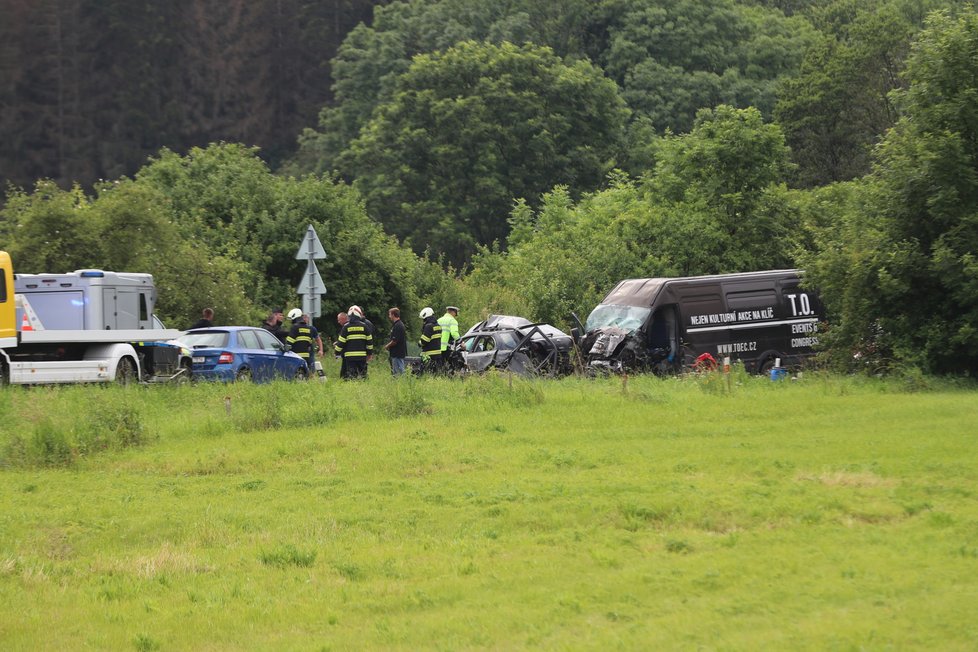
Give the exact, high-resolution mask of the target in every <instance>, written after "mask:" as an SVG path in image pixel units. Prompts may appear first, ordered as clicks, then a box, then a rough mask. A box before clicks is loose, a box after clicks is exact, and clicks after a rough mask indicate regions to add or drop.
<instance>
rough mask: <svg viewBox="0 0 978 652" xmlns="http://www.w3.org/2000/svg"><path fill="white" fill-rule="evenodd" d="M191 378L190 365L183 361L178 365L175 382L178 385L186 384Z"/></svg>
mask: <svg viewBox="0 0 978 652" xmlns="http://www.w3.org/2000/svg"><path fill="white" fill-rule="evenodd" d="M191 380H193V372H192V367H191V365H190V363H189V362H184V363H183V364H181V365H180V373H178V374H177V377H176V383H177V384H178V385H186V384H188V383H189V382H190V381H191Z"/></svg>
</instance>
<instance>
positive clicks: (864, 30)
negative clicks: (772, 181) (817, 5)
mask: <svg viewBox="0 0 978 652" xmlns="http://www.w3.org/2000/svg"><path fill="white" fill-rule="evenodd" d="M948 4H952V3H949V2H947V1H946V0H944V1H942V0H874V1H870V2H864V1H862V0H860V1H859V2H855V1H854V0H836V2H833V3H831V4H829V5H826V6H825V7H822V8H821V9H820V10H818V11H816V12H814V13H813V20H814V21H815V22H816V24H817V25H818V26H819V27H820V28H821V29H822V30H823V32H824V37H823V40H822V41H820V42H819V43H818V44H817V45H816V46H814V47H812V48H811V49H809V51H808V52H807V54H806V57H805V62H804V63H803V65H802V70H801V73H800V75H799V76H798V77H797V78H794V79H789V80H787V81H786V82H785V85H784V88H783V90H782V91H781V95H780V98H779V100H778V105H777V107H776V110H775V116H776V119H777V121H778V122H779V124H781V126H782V128H783V129H784V130H785V135H786V136H787V138H788V144H789V145H790V146H791V148H792V151H793V156H794V160H795V161H796V162H797V163H798V164H799V174H798V181H797V182H798V184H799V185H801V186H807V187H811V186H817V185H824V184H827V183H831V182H833V181H843V180H849V179H854V178H857V177H860V176H863V175H865V174H867V173H868V172H869V170H870V163H871V152H872V147H873V146H874V145H875V144H876V143H877V142H879V140H880V139H881V138H882V137H883V135H884V134H885V132H886V130H887V129H889V128H890V127H891V126H892V125H893V123H894V121H895V120H896V110H895V108H894V107H893V105H892V102H891V101H890V99H889V93H890V91H892V90H894V89H897V88H900V87H901V86H902V81H901V78H900V72H901V71H902V70H903V67H904V65H905V60H906V57H907V54H908V53H909V50H910V41H911V39H912V38H913V35H914V34H916V33H917V32H918V31H919V30H920V28H921V27H922V25H923V20H924V14H925V12H924V9H926V8H927V7H928V6H929V7H931V8H933V7H937V6H946V5H948Z"/></svg>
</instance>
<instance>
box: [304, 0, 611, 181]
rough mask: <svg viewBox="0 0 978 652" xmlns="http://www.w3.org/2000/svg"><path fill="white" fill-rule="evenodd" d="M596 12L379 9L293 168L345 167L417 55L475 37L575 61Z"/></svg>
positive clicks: (340, 68)
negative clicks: (343, 160) (530, 46)
mask: <svg viewBox="0 0 978 652" xmlns="http://www.w3.org/2000/svg"><path fill="white" fill-rule="evenodd" d="M593 7H594V3H593V2H592V1H591V0H560V1H559V2H554V1H553V0H547V1H541V0H503V1H497V2H483V1H482V0H440V1H438V2H429V1H427V0H412V1H405V2H392V3H390V4H386V5H382V6H378V7H377V8H376V10H375V12H374V19H373V21H372V22H371V23H370V24H369V25H368V24H361V25H360V26H358V27H357V28H356V29H354V30H352V31H351V32H350V33H349V34H348V35H347V37H346V38H345V39H344V41H343V44H342V46H341V47H340V49H339V52H338V53H337V56H336V58H335V59H333V61H332V67H331V73H332V76H333V79H334V80H335V83H334V85H333V91H334V97H335V102H334V103H332V104H331V105H328V106H326V107H324V108H323V109H322V111H321V113H320V116H319V130H318V131H316V130H312V129H306V130H305V131H304V132H303V134H302V135H301V136H300V138H299V142H300V148H299V151H298V153H297V154H296V156H295V157H294V159H293V161H292V162H291V163H290V164H289V165H288V166H286V170H287V171H288V172H290V173H308V172H313V173H317V174H321V173H326V172H331V171H333V170H335V169H337V168H338V167H339V165H338V157H339V156H340V155H341V154H342V153H343V152H344V151H346V150H347V149H348V148H349V146H350V144H351V143H352V142H353V140H354V139H356V138H357V137H358V136H359V135H360V132H361V129H363V128H364V127H365V126H366V124H367V123H368V121H369V120H370V119H371V116H372V115H373V113H374V110H375V109H376V108H377V107H378V106H380V105H381V104H385V103H389V102H391V101H392V100H393V99H394V97H395V95H396V93H397V91H396V88H397V85H398V78H399V76H400V75H402V74H403V73H405V72H406V71H407V70H408V69H409V68H410V66H411V63H412V61H413V59H414V57H415V56H416V55H419V54H427V53H433V52H438V51H444V50H447V49H449V48H451V47H453V46H455V45H456V44H457V43H460V42H462V41H469V40H474V41H485V42H488V43H494V44H502V43H504V42H509V43H516V44H522V43H535V44H537V45H541V46H549V47H551V48H553V49H554V51H555V52H556V53H557V54H558V55H559V56H562V57H563V56H568V55H571V56H573V55H576V54H577V53H579V52H580V50H581V49H582V48H583V40H584V35H586V34H587V29H586V27H585V26H586V24H587V16H589V15H590V14H591V12H593Z"/></svg>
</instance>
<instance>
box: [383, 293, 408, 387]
mask: <svg viewBox="0 0 978 652" xmlns="http://www.w3.org/2000/svg"><path fill="white" fill-rule="evenodd" d="M387 316H388V318H390V320H391V334H390V340H389V341H388V342H387V344H385V345H384V348H385V349H387V351H388V352H389V353H390V356H391V374H393V375H394V376H400V375H401V374H403V373H404V367H405V362H406V360H405V359H406V358H407V330H406V329H405V328H404V322H402V321H401V309H400V308H391V309H390V310H388V311H387Z"/></svg>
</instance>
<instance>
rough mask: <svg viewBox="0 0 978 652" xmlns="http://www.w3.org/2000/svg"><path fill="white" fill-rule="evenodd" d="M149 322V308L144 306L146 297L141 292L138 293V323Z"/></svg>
mask: <svg viewBox="0 0 978 652" xmlns="http://www.w3.org/2000/svg"><path fill="white" fill-rule="evenodd" d="M148 320H149V307H148V306H147V305H146V295H145V294H143V293H142V292H140V293H139V321H140V322H145V321H148Z"/></svg>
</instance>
